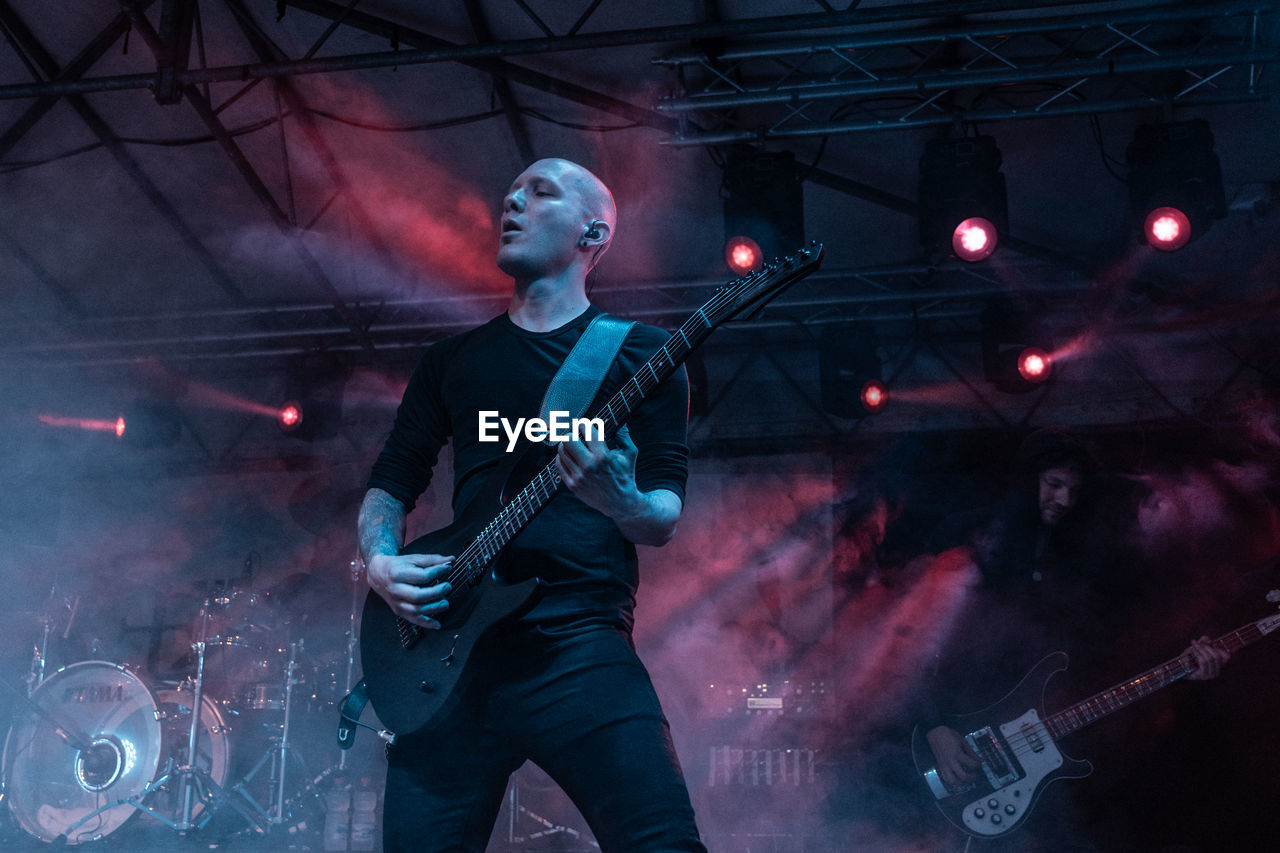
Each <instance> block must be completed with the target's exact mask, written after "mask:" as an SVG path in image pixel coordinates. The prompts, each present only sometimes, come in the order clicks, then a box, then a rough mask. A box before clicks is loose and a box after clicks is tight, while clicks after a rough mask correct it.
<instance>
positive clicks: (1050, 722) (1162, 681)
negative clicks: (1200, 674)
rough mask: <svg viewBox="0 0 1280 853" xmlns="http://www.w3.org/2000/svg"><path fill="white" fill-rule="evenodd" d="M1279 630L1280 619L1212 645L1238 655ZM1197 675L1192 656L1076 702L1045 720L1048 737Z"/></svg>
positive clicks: (1263, 622)
mask: <svg viewBox="0 0 1280 853" xmlns="http://www.w3.org/2000/svg"><path fill="white" fill-rule="evenodd" d="M1277 627H1280V616H1271V617H1268V618H1266V619H1259V620H1258V621H1257V622H1251V623H1250V624H1248V625H1245V626H1244V627H1243V628H1240V629H1238V630H1235V631H1232V632H1231V633H1230V634H1224V635H1223V636H1221V637H1219V638H1218V639H1216V640H1214V641H1213V645H1215V646H1217V647H1218V648H1220V649H1224V650H1226V651H1228V652H1235V651H1237V650H1239V649H1242V648H1244V647H1245V646H1247V645H1249V644H1250V643H1254V642H1257V641H1258V640H1260V639H1262V638H1263V637H1265V636H1266V635H1267V634H1269V633H1271V632H1272V631H1274V630H1275V629H1276V628H1277ZM1195 671H1196V663H1195V659H1194V658H1192V657H1191V655H1180V656H1178V657H1176V658H1173V659H1172V660H1168V661H1165V662H1164V663H1162V664H1160V665H1159V666H1157V667H1153V668H1151V669H1149V670H1147V671H1146V672H1144V673H1142V674H1141V675H1137V676H1134V677H1133V678H1131V679H1129V680H1128V681H1125V682H1122V683H1120V684H1117V685H1115V686H1113V687H1110V688H1108V689H1106V690H1104V691H1102V692H1101V693H1098V694H1095V695H1093V696H1090V697H1089V698H1088V699H1085V700H1084V701H1083V702H1077V703H1076V704H1075V705H1072V706H1071V707H1070V708H1067V709H1065V710H1063V711H1059V712H1058V713H1056V714H1053V715H1051V716H1048V717H1046V718H1045V719H1044V721H1043V723H1044V726H1045V728H1046V729H1048V731H1049V735H1050V736H1051V737H1052V738H1053V739H1054V740H1058V739H1059V738H1061V737H1065V736H1066V735H1069V734H1071V733H1072V732H1074V731H1077V730H1079V729H1082V728H1084V727H1085V726H1087V725H1089V724H1090V723H1092V722H1094V721H1096V720H1100V719H1102V718H1103V717H1105V716H1107V715H1108V714H1111V713H1113V712H1115V711H1119V710H1120V709H1121V708H1124V707H1127V706H1129V705H1132V704H1133V703H1134V702H1136V701H1138V700H1139V699H1142V698H1143V697H1146V696H1150V695H1151V694H1152V693H1155V692H1156V691H1157V690H1160V689H1162V688H1164V687H1168V686H1169V685H1170V684H1173V683H1174V682H1175V681H1178V680H1180V679H1182V678H1185V677H1186V676H1188V675H1190V674H1191V673H1193V672H1195Z"/></svg>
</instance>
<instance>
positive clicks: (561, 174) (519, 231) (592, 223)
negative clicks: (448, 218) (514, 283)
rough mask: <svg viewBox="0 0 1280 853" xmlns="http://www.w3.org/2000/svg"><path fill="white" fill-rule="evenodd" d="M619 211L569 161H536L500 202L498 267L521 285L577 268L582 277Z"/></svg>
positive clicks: (590, 178) (607, 194) (602, 187)
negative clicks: (522, 281)
mask: <svg viewBox="0 0 1280 853" xmlns="http://www.w3.org/2000/svg"><path fill="white" fill-rule="evenodd" d="M617 218H618V212H617V208H616V207H615V206H614V203H613V196H612V194H610V192H609V188H608V187H606V186H605V185H604V183H603V182H602V181H601V180H600V179H599V178H597V177H596V176H595V175H593V174H591V172H589V171H587V170H586V169H584V168H582V167H581V166H579V165H578V164H577V163H572V162H570V161H568V160H560V159H548V160H538V161H537V162H536V163H534V164H533V165H531V166H529V168H527V169H525V170H524V171H523V172H521V173H520V175H519V176H518V177H517V178H516V179H515V180H514V181H512V183H511V187H510V189H508V190H507V195H506V197H505V198H504V199H503V202H502V233H501V234H500V236H499V238H498V268H499V269H501V270H502V271H503V272H505V273H506V274H507V275H510V276H512V277H513V278H515V279H517V280H518V281H519V280H524V281H529V280H533V279H536V278H541V277H551V276H556V275H559V274H560V273H562V272H563V271H565V270H567V269H569V268H570V267H573V266H578V267H580V268H581V270H582V274H583V276H584V277H585V275H586V273H587V272H588V271H589V270H590V269H591V268H592V267H593V266H595V264H596V262H597V261H598V260H599V258H600V255H602V254H604V252H605V250H606V249H607V248H608V246H609V242H610V241H611V240H612V239H613V229H614V226H615V224H616V222H617Z"/></svg>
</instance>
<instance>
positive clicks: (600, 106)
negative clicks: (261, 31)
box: [285, 0, 679, 133]
mask: <svg viewBox="0 0 1280 853" xmlns="http://www.w3.org/2000/svg"><path fill="white" fill-rule="evenodd" d="M285 2H286V4H287V5H289V6H292V7H294V8H296V9H301V10H302V11H304V12H308V13H310V14H312V15H317V16H319V17H323V18H328V19H330V20H334V21H337V20H341V22H342V23H343V24H344V25H346V26H348V27H351V28H353V29H357V30H360V31H361V32H365V33H369V34H370V35H376V36H380V37H382V38H385V39H395V40H397V41H399V42H401V43H403V44H407V45H410V46H412V47H415V48H419V49H430V48H448V47H457V46H458V45H455V44H454V43H452V42H448V41H445V40H444V39H441V38H438V37H436V36H433V35H429V34H427V33H424V32H420V31H418V30H413V29H410V28H408V27H404V26H401V25H400V24H397V23H394V22H392V21H388V20H385V19H383V18H378V17H375V16H373V15H370V14H367V13H365V12H355V11H352V12H347V8H346V7H345V6H341V5H339V4H337V3H333V2H331V0H285ZM456 61H457V62H458V63H459V64H460V65H466V66H468V67H470V68H475V69H476V70H477V71H483V72H485V73H486V74H491V75H493V76H494V77H495V78H496V77H500V78H502V79H504V80H509V81H511V82H512V83H519V84H520V85H522V86H528V87H530V88H532V89H537V90H538V91H541V92H546V93H547V94H550V95H555V96H556V97H559V98H563V99H565V100H567V101H573V102H574V103H578V104H582V105H583V106H587V107H591V108H592V109H596V110H600V111H601V112H605V113H608V114H610V115H615V116H618V117H619V118H622V119H625V120H627V121H632V122H635V123H636V124H638V125H643V126H646V127H653V128H656V129H658V130H661V131H664V132H667V133H675V132H676V131H677V130H678V128H679V122H678V121H677V120H676V119H674V118H672V117H671V116H665V115H662V114H660V113H657V112H655V111H653V110H651V109H648V108H647V107H641V106H638V105H636V104H632V103H629V102H627V101H623V100H621V99H619V98H614V97H612V96H610V95H606V94H604V93H603V92H599V91H597V90H595V89H588V88H587V87H585V86H579V85H578V84H577V83H570V82H569V81H567V80H561V79H559V78H558V77H553V76H552V75H550V74H544V73H542V72H541V71H534V70H532V69H529V68H525V67H523V66H520V65H515V64H513V63H511V62H507V61H505V60H503V59H499V58H493V57H481V58H468V57H462V58H459V59H458V60H456Z"/></svg>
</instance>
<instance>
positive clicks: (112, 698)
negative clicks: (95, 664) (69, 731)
mask: <svg viewBox="0 0 1280 853" xmlns="http://www.w3.org/2000/svg"><path fill="white" fill-rule="evenodd" d="M62 701H63V703H64V704H70V703H72V702H74V703H76V704H79V705H85V704H88V703H90V702H123V701H124V685H123V684H86V685H84V686H83V687H68V688H67V689H66V692H64V693H63V694H62Z"/></svg>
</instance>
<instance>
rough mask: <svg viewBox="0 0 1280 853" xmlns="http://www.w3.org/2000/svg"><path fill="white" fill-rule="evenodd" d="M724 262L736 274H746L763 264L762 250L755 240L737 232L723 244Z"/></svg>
mask: <svg viewBox="0 0 1280 853" xmlns="http://www.w3.org/2000/svg"><path fill="white" fill-rule="evenodd" d="M724 262H725V263H726V264H728V265H729V269H731V270H733V271H734V272H735V273H737V274H738V275H746V274H747V273H749V272H753V271H754V270H758V269H760V268H761V267H762V266H764V252H762V251H761V250H760V244H759V243H757V242H756V241H755V240H752V239H751V238H750V237H747V236H744V235H741V234H739V235H738V236H737V237H730V238H729V242H727V243H725V244H724Z"/></svg>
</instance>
